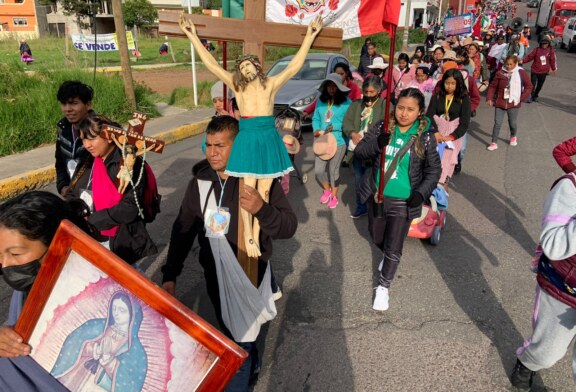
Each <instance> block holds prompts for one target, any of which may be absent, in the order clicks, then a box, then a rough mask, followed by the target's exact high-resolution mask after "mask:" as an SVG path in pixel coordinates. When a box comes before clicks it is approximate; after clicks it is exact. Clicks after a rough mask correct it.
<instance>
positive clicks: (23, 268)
mask: <svg viewBox="0 0 576 392" xmlns="http://www.w3.org/2000/svg"><path fill="white" fill-rule="evenodd" d="M39 270H40V259H36V260H34V261H31V262H29V263H26V264H22V265H13V266H10V267H5V268H2V276H4V281H5V282H6V283H7V284H8V286H10V287H12V288H13V289H14V290H18V291H28V290H30V288H31V287H32V284H33V283H34V280H35V279H36V276H37V275H38V271H39Z"/></svg>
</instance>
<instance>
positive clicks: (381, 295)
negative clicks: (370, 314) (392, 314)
mask: <svg viewBox="0 0 576 392" xmlns="http://www.w3.org/2000/svg"><path fill="white" fill-rule="evenodd" d="M389 299H390V297H389V296H388V289H387V288H386V287H384V286H378V287H376V296H375V297H374V304H373V305H372V309H374V310H379V311H381V312H383V311H385V310H388V307H389V304H388V301H389Z"/></svg>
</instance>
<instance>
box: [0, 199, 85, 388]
mask: <svg viewBox="0 0 576 392" xmlns="http://www.w3.org/2000/svg"><path fill="white" fill-rule="evenodd" d="M86 213H87V211H86V205H85V204H84V203H83V202H81V201H79V200H74V201H70V202H66V201H64V200H62V199H61V198H60V197H58V196H56V195H54V194H52V193H49V192H44V191H32V192H27V193H24V194H21V195H19V196H16V197H14V198H13V199H11V200H8V201H6V202H4V203H2V204H0V264H1V267H2V275H3V278H4V282H5V283H6V284H7V285H8V286H10V287H11V288H12V289H13V291H12V297H11V299H10V306H9V309H8V320H7V322H6V325H5V326H3V327H1V328H0V385H2V390H6V391H52V392H56V391H67V390H68V389H67V388H65V387H64V386H62V384H60V383H59V382H58V381H56V379H55V378H53V377H52V376H50V375H49V374H48V373H46V371H44V370H43V369H42V368H40V367H39V366H38V364H37V363H36V362H34V360H32V359H31V357H30V356H28V354H30V351H31V347H30V346H29V345H28V344H26V343H24V342H23V341H22V337H21V336H20V335H18V334H17V333H16V332H15V331H14V329H13V326H14V324H16V321H17V320H18V318H19V317H20V313H21V312H22V308H23V306H24V303H25V301H26V298H27V297H28V293H29V292H30V290H31V288H32V286H33V284H34V281H35V280H36V276H37V275H38V272H39V270H40V266H41V265H42V263H43V262H44V257H45V255H46V252H47V251H48V247H49V246H50V243H51V242H52V239H53V238H54V235H55V234H56V230H57V229H58V226H59V225H60V222H61V221H62V220H64V219H67V220H69V221H71V222H72V223H74V224H75V225H76V226H78V227H79V228H80V229H82V230H84V231H85V232H87V233H90V231H91V230H90V229H89V227H88V224H87V222H86V220H85V218H84V216H85V214H86Z"/></svg>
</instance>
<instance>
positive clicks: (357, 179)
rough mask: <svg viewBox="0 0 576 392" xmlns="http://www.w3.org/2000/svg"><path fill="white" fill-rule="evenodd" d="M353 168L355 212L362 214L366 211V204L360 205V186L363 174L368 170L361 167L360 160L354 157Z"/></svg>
mask: <svg viewBox="0 0 576 392" xmlns="http://www.w3.org/2000/svg"><path fill="white" fill-rule="evenodd" d="M353 166H354V185H355V186H356V212H357V213H364V212H366V211H368V208H367V207H366V204H364V203H362V199H361V197H360V185H361V184H362V177H364V173H366V170H368V168H367V167H364V166H363V165H362V160H360V159H358V158H357V157H356V156H354V161H353Z"/></svg>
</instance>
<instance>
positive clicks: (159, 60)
mask: <svg viewBox="0 0 576 392" xmlns="http://www.w3.org/2000/svg"><path fill="white" fill-rule="evenodd" d="M402 34H403V32H402V30H398V33H397V39H396V43H397V45H396V49H397V50H399V49H400V48H401V46H402ZM365 38H367V37H362V38H354V39H351V40H347V41H345V42H344V44H343V46H344V48H346V49H345V52H349V53H350V57H351V59H352V60H356V59H357V57H358V56H359V53H360V48H361V47H362V44H363V43H364V40H365ZM370 38H372V40H373V41H374V42H376V43H377V45H378V51H379V52H380V53H387V52H388V50H389V47H390V37H389V36H388V34H375V35H372V36H370ZM425 38H426V33H425V32H423V31H421V30H410V38H409V42H410V43H422V42H424V40H425ZM164 41H165V39H164V38H151V37H146V36H145V35H141V36H140V38H139V40H138V49H139V51H140V53H141V54H142V57H140V58H139V59H138V61H132V64H133V65H148V64H171V63H172V62H173V61H172V56H171V55H170V54H168V55H167V56H160V54H159V53H158V49H159V48H160V45H161V44H162V43H163V42H164ZM168 42H169V43H170V45H171V47H172V50H173V52H174V57H175V60H176V62H177V63H182V62H190V43H189V41H188V40H186V39H183V38H170V39H168ZM28 44H29V45H30V48H31V49H32V53H33V54H34V60H35V62H34V63H33V64H32V65H30V66H29V67H28V69H31V70H33V69H35V68H37V67H38V66H43V67H45V68H50V69H59V68H62V66H70V65H71V66H73V67H78V68H91V67H93V66H94V52H79V51H77V50H76V49H74V47H73V46H72V45H71V44H70V49H69V59H68V60H67V59H66V55H65V54H66V47H65V46H66V45H65V40H64V38H56V37H48V38H39V39H35V40H30V41H28ZM215 47H216V51H215V52H213V53H214V55H215V56H216V57H217V58H219V59H221V55H222V47H221V46H218V45H215ZM313 51H314V50H313ZM296 52H297V49H296V48H284V47H273V46H270V47H267V48H266V60H267V63H271V62H274V61H276V60H278V59H279V58H281V57H284V56H288V55H291V54H295V53H296ZM241 53H242V45H241V44H239V43H232V42H231V43H229V44H228V59H231V60H232V59H236V58H238V57H239V56H240V54H241ZM19 59H20V54H19V51H18V42H17V41H0V63H6V62H10V61H13V60H15V61H18V60H19ZM96 64H97V66H99V67H107V66H118V65H120V57H119V55H118V52H117V51H116V52H97V55H96Z"/></svg>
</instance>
